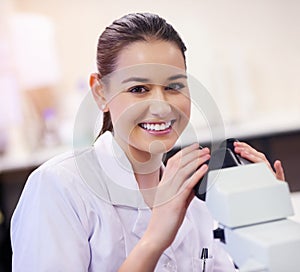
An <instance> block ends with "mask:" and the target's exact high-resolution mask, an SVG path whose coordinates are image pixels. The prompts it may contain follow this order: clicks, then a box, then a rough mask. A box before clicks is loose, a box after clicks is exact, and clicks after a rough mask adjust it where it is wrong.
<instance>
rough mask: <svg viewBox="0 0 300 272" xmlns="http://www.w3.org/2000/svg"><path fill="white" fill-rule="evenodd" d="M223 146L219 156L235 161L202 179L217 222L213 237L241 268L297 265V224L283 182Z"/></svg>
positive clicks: (271, 270)
mask: <svg viewBox="0 0 300 272" xmlns="http://www.w3.org/2000/svg"><path fill="white" fill-rule="evenodd" d="M228 152H229V153H230V152H232V151H231V150H230V149H229V148H226V154H223V158H224V157H225V160H227V161H228V156H231V157H232V158H231V159H232V160H238V162H236V163H233V165H229V167H228V165H227V166H225V167H227V168H222V167H220V168H221V169H217V168H219V167H214V169H215V170H210V171H209V172H208V175H207V180H206V181H205V183H206V184H205V186H206V196H205V198H206V203H207V206H208V208H209V210H210V212H211V214H212V216H213V217H214V219H215V220H216V221H217V222H218V223H219V228H218V230H216V231H215V232H214V234H215V237H216V238H221V241H222V242H223V243H224V244H223V245H224V248H225V250H226V251H227V252H228V253H229V255H230V256H231V257H232V259H233V261H234V263H235V264H236V266H237V267H238V269H239V271H240V272H258V271H259V272H262V271H268V272H296V271H300V224H299V223H297V222H296V221H293V220H290V219H288V217H289V216H292V215H293V207H292V204H291V199H290V192H289V188H288V184H287V183H286V182H282V181H279V180H277V179H276V178H275V176H274V174H273V173H272V172H271V170H270V169H269V168H268V166H267V165H266V164H264V163H251V164H247V163H245V162H244V161H242V159H241V158H240V157H238V156H237V155H236V154H227V153H228ZM232 153H233V152H232ZM217 157H218V158H220V156H217ZM221 157H222V156H221ZM212 158H213V154H212ZM211 160H212V159H211ZM234 165H237V167H230V166H234ZM198 190H199V191H200V189H199V188H198Z"/></svg>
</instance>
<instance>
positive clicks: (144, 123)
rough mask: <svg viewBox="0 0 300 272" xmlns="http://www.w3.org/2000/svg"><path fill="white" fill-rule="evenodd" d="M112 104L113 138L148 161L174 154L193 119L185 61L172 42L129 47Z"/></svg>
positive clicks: (114, 79)
mask: <svg viewBox="0 0 300 272" xmlns="http://www.w3.org/2000/svg"><path fill="white" fill-rule="evenodd" d="M106 100H107V106H108V109H109V111H110V114H111V118H112V123H113V127H114V137H115V139H116V141H117V142H118V143H119V144H120V146H121V147H123V149H124V150H125V152H126V153H128V152H130V154H129V155H131V156H130V157H134V158H135V159H137V160H139V161H140V162H143V160H145V159H146V158H149V156H145V154H148V155H149V154H161V153H165V152H166V151H168V150H170V149H171V148H172V147H173V146H174V144H175V142H176V141H177V139H178V137H179V135H180V134H181V133H182V131H183V130H184V128H185V127H186V125H187V123H188V121H189V117H190V107H191V103H190V97H189V91H188V86H187V78H186V71H185V62H184V58H183V55H182V53H181V51H180V49H179V48H178V47H177V46H176V45H175V44H173V43H171V42H166V41H150V42H144V41H141V42H135V43H132V44H130V45H129V46H128V47H126V48H124V49H123V50H122V51H121V53H120V55H119V56H118V60H117V67H116V70H115V72H114V73H113V74H112V75H110V76H109V87H108V90H107V91H106Z"/></svg>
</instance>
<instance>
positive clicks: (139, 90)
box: [128, 85, 149, 93]
mask: <svg viewBox="0 0 300 272" xmlns="http://www.w3.org/2000/svg"><path fill="white" fill-rule="evenodd" d="M148 91H149V90H148V89H147V88H146V87H145V86H142V85H139V86H134V87H132V88H129V89H128V92H130V93H146V92H148Z"/></svg>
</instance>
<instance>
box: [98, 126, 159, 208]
mask: <svg viewBox="0 0 300 272" xmlns="http://www.w3.org/2000/svg"><path fill="white" fill-rule="evenodd" d="M94 150H95V154H96V157H97V160H98V163H99V164H100V169H101V171H102V172H104V175H105V178H102V180H104V182H105V187H106V188H105V190H107V191H108V194H109V201H110V202H111V203H112V204H113V205H125V206H129V207H135V208H146V209H147V208H148V206H147V204H146V203H145V201H144V198H143V196H142V194H141V192H140V190H139V187H138V183H137V181H136V178H135V175H134V171H133V169H132V166H131V163H130V161H129V160H128V158H127V156H126V154H125V152H124V151H123V150H122V148H121V147H120V146H119V145H118V143H117V142H116V141H115V139H114V137H113V135H112V134H111V132H109V131H107V132H105V133H104V134H103V135H101V136H100V137H99V138H98V139H97V141H96V143H95V144H94ZM161 165H162V167H163V163H162V164H161ZM102 180H101V182H103V181H102Z"/></svg>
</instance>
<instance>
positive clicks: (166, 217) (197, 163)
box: [145, 144, 210, 252]
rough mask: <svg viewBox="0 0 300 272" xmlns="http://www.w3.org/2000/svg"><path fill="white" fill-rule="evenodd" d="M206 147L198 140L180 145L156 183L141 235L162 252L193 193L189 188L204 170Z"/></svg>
mask: <svg viewBox="0 0 300 272" xmlns="http://www.w3.org/2000/svg"><path fill="white" fill-rule="evenodd" d="M209 158H210V150H209V149H208V148H203V149H199V145H198V144H193V145H190V146H188V147H185V148H183V149H182V150H181V151H179V152H177V153H176V154H175V155H174V156H172V157H171V158H170V159H169V160H168V162H167V165H166V168H165V169H164V173H163V176H162V178H161V181H160V183H159V185H158V187H157V191H156V195H155V201H154V205H153V209H152V217H151V220H150V222H149V225H148V228H147V231H146V233H145V237H148V238H149V239H150V240H151V241H152V242H155V243H156V245H158V246H159V247H160V250H162V252H163V251H164V250H165V249H166V248H167V247H169V246H170V245H171V243H172V242H173V240H174V238H175V236H176V234H177V231H178V229H179V227H180V226H181V224H182V222H183V219H184V217H185V214H186V210H187V208H188V206H189V204H190V203H191V201H192V199H193V197H194V191H193V188H194V186H195V185H196V184H197V182H198V181H199V180H200V179H201V178H202V177H203V176H204V174H205V173H206V172H207V169H208V166H207V165H206V164H204V163H205V162H206V161H207V160H209Z"/></svg>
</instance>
